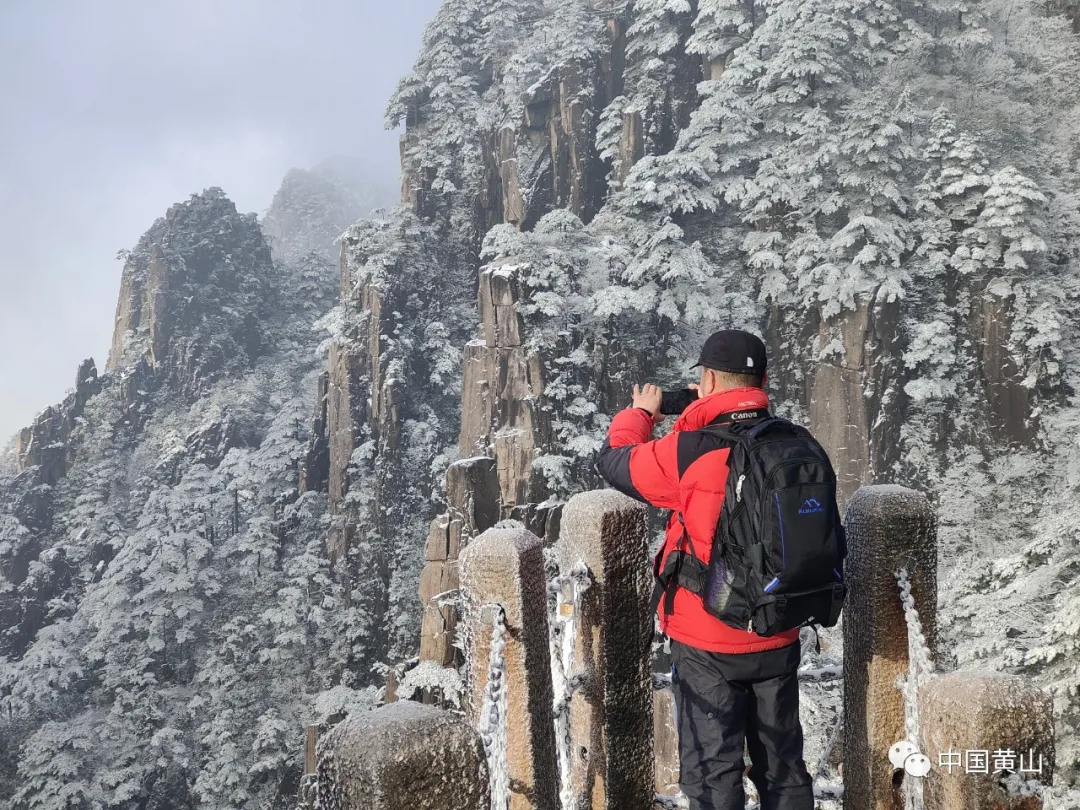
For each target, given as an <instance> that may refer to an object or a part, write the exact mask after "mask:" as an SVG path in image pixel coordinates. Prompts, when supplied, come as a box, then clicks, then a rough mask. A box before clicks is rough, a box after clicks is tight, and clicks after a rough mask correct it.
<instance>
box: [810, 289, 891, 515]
mask: <svg viewBox="0 0 1080 810" xmlns="http://www.w3.org/2000/svg"><path fill="white" fill-rule="evenodd" d="M898 320H899V307H898V305H897V304H895V303H893V304H888V303H882V302H880V301H874V300H872V299H870V298H860V299H859V300H858V301H857V302H856V306H855V309H854V310H846V311H845V312H844V313H843V314H842V315H839V316H837V317H836V318H835V319H833V320H832V321H830V322H827V323H824V324H822V325H821V329H820V332H819V334H818V346H819V347H824V346H835V347H838V349H839V353H838V354H833V355H829V356H828V357H827V358H824V359H821V360H819V361H818V362H817V364H816V366H817V367H816V370H815V372H814V376H813V382H812V384H811V387H810V425H811V428H812V429H813V432H814V435H815V436H817V438H818V439H819V440H820V441H821V443H822V444H823V445H824V446H825V449H826V450H828V451H829V454H830V455H831V456H832V458H833V460H834V462H835V466H836V478H837V484H838V490H839V491H838V495H839V497H840V500H841V502H843V501H846V500H847V499H848V498H850V497H851V495H852V493H854V492H855V490H856V489H858V487H859V486H861V485H862V484H868V483H870V482H872V481H873V480H874V479H875V478H877V477H878V475H880V474H881V472H882V471H883V470H887V469H889V467H890V465H891V464H892V462H893V461H894V460H895V456H896V452H897V448H898V447H899V446H900V444H899V428H900V425H899V421H898V419H897V418H895V414H897V413H899V412H900V410H899V409H898V408H895V407H893V408H890V409H888V412H885V411H883V408H884V403H886V402H889V401H892V402H893V403H894V404H895V400H894V399H890V398H892V397H894V396H895V390H894V388H895V385H896V381H895V379H894V378H895V368H894V367H895V365H896V362H897V360H896V358H895V357H894V356H893V355H892V354H891V347H892V346H894V345H895V334H896V329H897V323H898Z"/></svg>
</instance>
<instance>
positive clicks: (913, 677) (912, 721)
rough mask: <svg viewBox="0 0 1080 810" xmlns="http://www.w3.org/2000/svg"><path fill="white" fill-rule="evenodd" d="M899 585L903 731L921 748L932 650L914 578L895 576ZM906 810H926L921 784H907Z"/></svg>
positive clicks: (903, 570) (903, 571)
mask: <svg viewBox="0 0 1080 810" xmlns="http://www.w3.org/2000/svg"><path fill="white" fill-rule="evenodd" d="M896 583H897V585H898V586H899V587H900V603H901V605H902V606H903V609H904V619H905V620H906V622H907V631H908V633H907V636H908V676H907V678H906V679H905V680H904V681H903V684H902V686H901V691H902V692H903V695H904V731H905V733H906V735H907V738H908V740H909V741H910V742H911V743H913V744H914V745H918V744H919V737H920V734H921V729H920V723H919V688H920V687H921V686H923V685H924V684H926V682H927V681H928V680H930V676H931V675H932V674H933V672H934V662H933V659H932V658H931V655H930V647H929V645H928V644H927V643H926V636H925V635H924V634H923V629H922V620H921V619H920V618H919V611H918V610H916V609H915V597H914V596H913V595H912V593H911V577H910V576H909V575H908V571H907V569H906V568H901V569H900V570H898V571H897V572H896ZM904 786H905V791H904V797H905V806H906V810H923V795H922V780H921V779H912V780H905V782H904Z"/></svg>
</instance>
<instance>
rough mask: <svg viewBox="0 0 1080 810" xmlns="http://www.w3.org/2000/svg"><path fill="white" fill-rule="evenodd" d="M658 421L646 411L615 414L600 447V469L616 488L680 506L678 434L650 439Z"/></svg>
mask: <svg viewBox="0 0 1080 810" xmlns="http://www.w3.org/2000/svg"><path fill="white" fill-rule="evenodd" d="M654 424H655V421H654V419H653V417H652V416H650V415H649V413H648V412H647V411H644V410H641V409H640V408H627V409H626V410H624V411H620V412H619V413H618V414H616V416H615V418H614V419H613V420H612V421H611V427H610V428H608V435H607V439H606V440H605V442H604V445H603V447H601V448H600V457H599V458H598V459H597V464H596V466H597V470H598V471H599V473H600V475H601V476H602V477H603V478H604V480H605V481H607V482H608V484H610V485H611V486H612V487H613V488H615V489H617V490H619V492H622V493H623V494H624V495H629V496H630V497H631V498H637V499H638V500H639V501H644V502H645V503H650V504H652V505H653V506H658V507H660V508H663V509H679V508H680V504H679V467H678V456H677V448H678V441H679V435H678V434H677V433H671V434H669V435H667V436H665V437H664V438H662V439H653V440H650V439H651V436H652V430H653V425H654Z"/></svg>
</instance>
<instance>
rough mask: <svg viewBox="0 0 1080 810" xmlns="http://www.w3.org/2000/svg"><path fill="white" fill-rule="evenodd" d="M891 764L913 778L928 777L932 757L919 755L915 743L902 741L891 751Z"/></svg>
mask: <svg viewBox="0 0 1080 810" xmlns="http://www.w3.org/2000/svg"><path fill="white" fill-rule="evenodd" d="M889 762H891V763H892V766H893V767H894V768H896V769H897V770H900V769H903V770H904V771H905V772H906V773H908V774H910V775H911V776H920V777H921V776H926V775H927V774H928V773H930V767H931V765H930V757H928V756H926V754H922V753H919V749H918V748H917V747H916V746H915V744H914V743H912V742H909V741H908V740H901V741H900V742H898V743H896V744H895V745H894V746H893V747H892V748H890V749H889Z"/></svg>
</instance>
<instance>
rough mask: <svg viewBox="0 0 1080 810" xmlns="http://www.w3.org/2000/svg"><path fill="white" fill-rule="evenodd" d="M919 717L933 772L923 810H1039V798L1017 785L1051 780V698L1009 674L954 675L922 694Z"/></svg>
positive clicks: (937, 681)
mask: <svg viewBox="0 0 1080 810" xmlns="http://www.w3.org/2000/svg"><path fill="white" fill-rule="evenodd" d="M919 716H920V725H921V730H922V740H921V741H920V742H921V749H922V752H923V753H924V754H926V755H927V756H928V757H929V758H930V762H931V765H932V766H933V770H931V772H930V773H929V775H927V777H926V780H925V787H924V789H923V796H924V798H925V801H926V810H1041V808H1042V807H1043V803H1042V799H1041V798H1039V796H1038V795H1036V794H1035V792H1034V791H1031V790H1030V789H1028V788H1027V786H1025V785H1022V784H1020V783H1021V782H1026V781H1032V782H1036V783H1038V784H1041V785H1049V784H1050V783H1051V781H1052V780H1053V774H1054V710H1053V701H1052V700H1051V697H1050V695H1049V694H1047V693H1046V692H1043V691H1042V690H1041V689H1039V688H1038V687H1036V686H1033V685H1031V684H1029V683H1028V682H1027V681H1025V680H1023V679H1022V678H1018V677H1014V676H1011V675H997V674H983V673H969V672H954V673H950V674H948V675H942V676H940V677H936V678H932V679H931V680H930V682H929V683H927V684H925V685H924V686H923V687H922V688H921V689H920V691H919ZM1010 783H1011V784H1010ZM1025 794H1026V795H1025Z"/></svg>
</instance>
